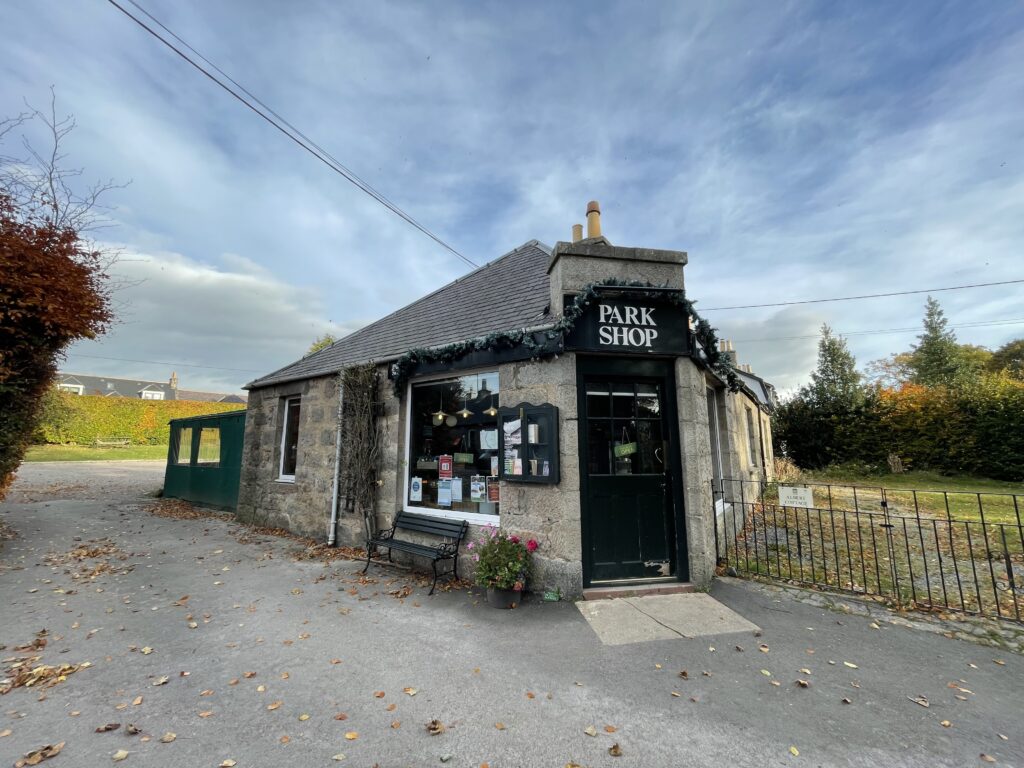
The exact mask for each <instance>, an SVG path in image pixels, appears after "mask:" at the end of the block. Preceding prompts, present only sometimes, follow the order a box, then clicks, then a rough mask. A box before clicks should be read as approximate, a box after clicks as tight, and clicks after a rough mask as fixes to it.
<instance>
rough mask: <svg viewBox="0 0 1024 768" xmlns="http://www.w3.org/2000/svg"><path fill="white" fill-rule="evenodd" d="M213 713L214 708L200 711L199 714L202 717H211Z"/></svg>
mask: <svg viewBox="0 0 1024 768" xmlns="http://www.w3.org/2000/svg"><path fill="white" fill-rule="evenodd" d="M212 714H213V710H212V709H208V710H206V711H205V712H200V713H199V716H200V717H202V718H206V717H210V716H211V715H212Z"/></svg>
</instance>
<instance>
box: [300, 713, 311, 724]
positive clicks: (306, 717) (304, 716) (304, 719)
mask: <svg viewBox="0 0 1024 768" xmlns="http://www.w3.org/2000/svg"><path fill="white" fill-rule="evenodd" d="M299 720H301V721H302V722H306V721H307V720H309V715H307V714H306V713H302V714H301V715H299Z"/></svg>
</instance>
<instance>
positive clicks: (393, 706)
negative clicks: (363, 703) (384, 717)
mask: <svg viewBox="0 0 1024 768" xmlns="http://www.w3.org/2000/svg"><path fill="white" fill-rule="evenodd" d="M384 709H386V710H387V711H388V712H394V711H395V710H396V709H398V705H397V704H395V703H394V702H392V703H391V704H388V705H387V706H386V707H384Z"/></svg>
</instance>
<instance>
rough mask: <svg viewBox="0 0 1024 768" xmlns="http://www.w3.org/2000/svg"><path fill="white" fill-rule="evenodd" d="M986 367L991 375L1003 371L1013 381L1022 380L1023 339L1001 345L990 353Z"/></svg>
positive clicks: (1023, 361)
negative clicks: (1013, 379)
mask: <svg viewBox="0 0 1024 768" xmlns="http://www.w3.org/2000/svg"><path fill="white" fill-rule="evenodd" d="M986 367H987V368H988V369H989V370H990V371H992V372H993V373H999V372H1000V371H1005V372H1006V373H1007V374H1008V375H1010V376H1012V377H1013V378H1015V379H1021V380H1024V339H1014V340H1013V341H1008V342H1006V343H1005V344H1003V346H1001V347H1000V348H999V349H997V350H996V351H995V352H993V353H992V357H991V358H989V361H988V365H987V366H986Z"/></svg>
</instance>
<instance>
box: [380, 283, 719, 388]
mask: <svg viewBox="0 0 1024 768" xmlns="http://www.w3.org/2000/svg"><path fill="white" fill-rule="evenodd" d="M666 287H668V286H658V285H654V284H652V283H643V282H638V281H632V280H603V281H600V282H596V283H590V284H588V285H586V286H584V288H583V289H582V290H581V291H580V292H579V293H578V294H576V297H575V298H574V299H573V301H572V303H571V304H570V305H569V306H568V307H566V308H565V311H564V312H563V313H562V316H561V318H559V320H558V322H556V323H555V324H554V325H552V326H551V327H550V328H547V329H543V330H539V331H531V330H527V329H525V328H522V329H518V330H514V331H498V332H495V333H489V334H487V335H485V336H478V337H476V338H473V339H468V340H466V341H457V342H454V343H452V344H445V345H444V346H440V347H429V348H426V347H417V348H416V349H411V350H409V351H408V352H406V353H405V354H404V355H402V357H400V358H399V359H398V360H397V361H395V363H394V365H393V367H392V372H393V378H392V384H393V387H394V392H395V395H396V396H397V397H401V396H402V395H403V394H404V392H405V387H406V384H408V382H409V378H410V377H411V376H412V374H413V373H414V372H415V370H416V368H417V366H419V365H421V364H424V363H453V362H455V361H456V360H459V359H461V358H463V357H465V356H466V355H469V354H471V353H473V352H481V351H485V350H488V351H491V352H499V351H501V350H505V349H514V348H518V347H523V348H525V349H527V350H528V351H530V352H531V353H532V359H536V360H543V359H547V358H550V357H553V356H554V355H555V350H554V349H553V348H552V347H551V346H550V345H548V344H545V343H544V341H543V339H547V340H550V341H554V340H555V339H558V338H559V337H563V338H564V336H566V335H568V334H569V333H570V332H571V331H572V329H573V328H574V327H575V326H576V323H577V322H578V321H579V319H580V317H582V316H583V313H584V312H585V311H586V309H587V307H589V306H590V305H591V304H592V303H593V302H595V301H597V300H598V298H599V293H600V291H601V289H602V288H631V289H636V290H637V292H641V293H642V292H643V290H644V289H645V288H657V289H659V290H658V294H657V297H658V298H659V299H660V300H661V301H665V302H667V303H669V304H672V305H675V306H678V307H681V308H682V310H683V311H684V312H685V313H686V315H687V316H688V317H690V318H692V319H693V335H694V337H695V338H696V339H697V341H698V342H699V343H700V345H701V348H702V349H703V351H704V356H705V357H706V359H707V362H708V365H709V366H710V367H711V369H712V370H713V371H715V373H717V374H718V375H719V376H721V377H722V378H723V379H725V380H726V382H728V384H729V388H730V389H733V390H735V389H738V388H739V379H738V378H737V376H736V372H735V371H734V370H733V368H732V365H731V364H730V362H729V358H728V357H727V356H726V355H724V354H722V353H721V352H720V351H719V349H718V336H717V335H716V334H715V329H714V328H713V327H712V326H711V323H709V322H708V321H707V320H705V319H704V318H702V317H701V316H700V315H699V314H698V313H697V310H696V309H695V308H694V306H693V302H692V301H690V300H689V299H687V298H686V292H685V291H683V290H674V291H664V289H665V288H666Z"/></svg>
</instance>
